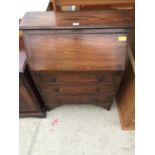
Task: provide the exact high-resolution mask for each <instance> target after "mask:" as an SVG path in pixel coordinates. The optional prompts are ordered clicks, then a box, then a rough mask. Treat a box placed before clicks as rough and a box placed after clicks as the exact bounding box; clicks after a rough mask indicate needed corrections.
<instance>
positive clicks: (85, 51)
mask: <svg viewBox="0 0 155 155" xmlns="http://www.w3.org/2000/svg"><path fill="white" fill-rule="evenodd" d="M54 32H55V31H54ZM54 32H53V31H50V30H49V31H40V34H39V32H36V33H35V31H34V32H33V33H32V34H25V35H24V41H25V46H26V49H27V56H28V64H29V66H30V68H31V70H32V71H38V70H39V71H55V70H56V71H85V70H87V71H94V70H97V71H103V70H124V67H125V58H126V46H127V39H126V38H127V34H125V33H124V34H122V33H120V34H117V33H116V34H114V33H109V34H105V33H99V32H98V33H96V32H95V31H94V32H93V30H92V32H91V33H84V32H83V31H82V30H81V31H80V30H78V32H77V33H73V31H70V32H68V33H63V32H62V31H61V30H60V31H59V32H55V33H54ZM122 36H123V38H125V39H124V40H123V41H120V39H119V38H120V37H122Z"/></svg>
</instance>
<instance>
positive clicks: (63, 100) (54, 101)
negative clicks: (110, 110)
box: [45, 95, 114, 109]
mask: <svg viewBox="0 0 155 155" xmlns="http://www.w3.org/2000/svg"><path fill="white" fill-rule="evenodd" d="M113 98H114V96H113V95H103V96H102V95H78V96H77V95H76V96H75V95H73V96H55V97H54V96H53V97H51V96H47V100H48V101H47V102H46V103H45V104H46V107H47V109H50V107H55V106H59V105H63V104H96V105H100V106H104V107H106V106H110V105H111V104H112V101H113Z"/></svg>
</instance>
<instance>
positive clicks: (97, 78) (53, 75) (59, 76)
mask: <svg viewBox="0 0 155 155" xmlns="http://www.w3.org/2000/svg"><path fill="white" fill-rule="evenodd" d="M31 74H32V77H33V79H34V81H35V82H36V83H48V84H56V83H110V84H111V83H117V82H119V81H120V79H121V77H122V74H123V72H122V71H104V72H32V73H31Z"/></svg>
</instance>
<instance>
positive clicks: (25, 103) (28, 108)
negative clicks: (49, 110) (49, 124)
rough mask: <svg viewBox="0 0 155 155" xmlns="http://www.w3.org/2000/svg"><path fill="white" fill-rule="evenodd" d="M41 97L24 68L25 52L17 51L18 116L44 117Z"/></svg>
mask: <svg viewBox="0 0 155 155" xmlns="http://www.w3.org/2000/svg"><path fill="white" fill-rule="evenodd" d="M41 103H42V101H41V98H40V97H39V94H38V93H37V91H36V89H35V86H34V85H33V82H32V79H31V77H30V75H29V74H28V71H27V69H26V55H25V52H19V116H20V117H26V116H37V117H44V116H45V112H44V110H43V107H42V106H41Z"/></svg>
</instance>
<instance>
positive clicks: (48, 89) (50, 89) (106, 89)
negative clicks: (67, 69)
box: [39, 84, 116, 96]
mask: <svg viewBox="0 0 155 155" xmlns="http://www.w3.org/2000/svg"><path fill="white" fill-rule="evenodd" d="M39 89H40V92H41V93H42V95H43V96H46V95H50V96H55V95H94V94H114V92H115V89H116V85H112V84H105V85H99V84H98V85H94V84H92V85H90V84H89V85H85V84H83V85H81V84H67V85H50V84H41V85H39Z"/></svg>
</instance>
